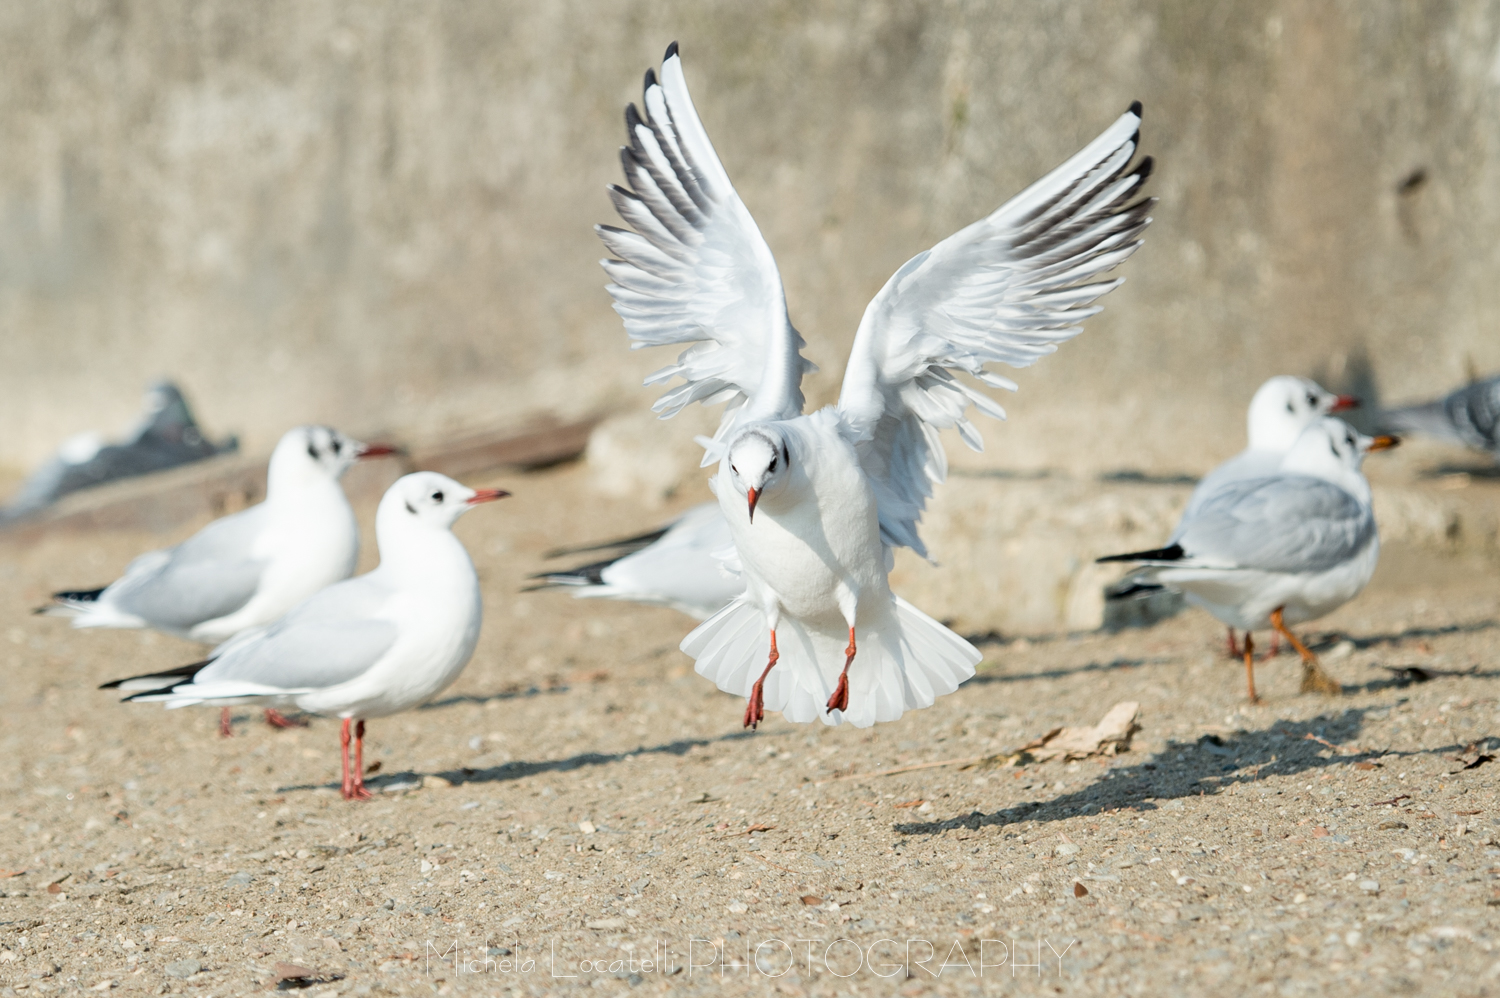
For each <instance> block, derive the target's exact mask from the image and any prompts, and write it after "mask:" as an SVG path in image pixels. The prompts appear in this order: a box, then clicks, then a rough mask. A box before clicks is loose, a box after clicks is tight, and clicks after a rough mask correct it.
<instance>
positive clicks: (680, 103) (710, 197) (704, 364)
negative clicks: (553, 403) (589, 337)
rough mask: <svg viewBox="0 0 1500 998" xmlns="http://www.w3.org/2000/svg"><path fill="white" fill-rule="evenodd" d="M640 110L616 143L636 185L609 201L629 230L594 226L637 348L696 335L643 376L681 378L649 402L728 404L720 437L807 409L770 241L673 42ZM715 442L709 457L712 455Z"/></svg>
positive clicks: (628, 117)
mask: <svg viewBox="0 0 1500 998" xmlns="http://www.w3.org/2000/svg"><path fill="white" fill-rule="evenodd" d="M644 105H645V109H646V116H645V117H644V118H643V117H642V116H641V114H640V112H639V111H637V110H636V107H635V105H634V104H632V105H630V106H629V107H628V108H626V110H625V126H626V130H627V132H628V133H629V139H630V144H629V145H627V146H625V147H623V148H622V149H621V150H620V161H621V163H622V164H623V166H624V168H625V178H626V181H627V182H628V183H629V185H630V186H629V189H626V188H624V187H618V186H612V187H611V188H610V190H609V194H610V198H611V200H613V201H614V204H615V208H616V210H618V211H619V213H620V217H621V218H623V219H624V220H625V222H626V223H628V224H629V225H630V227H631V229H633V230H634V231H630V230H627V229H620V228H615V227H614V226H609V225H599V226H596V227H595V231H597V232H598V233H599V238H600V239H602V240H604V245H605V246H607V247H608V248H609V251H610V252H611V253H613V254H614V258H613V259H609V260H605V261H603V266H604V269H605V271H606V272H607V273H608V274H609V276H610V279H611V281H613V283H612V284H610V285H609V293H610V295H611V296H612V297H613V298H614V300H615V311H616V312H618V313H619V314H620V318H622V319H624V320H625V331H626V332H627V333H629V334H630V339H631V348H632V349H638V348H640V347H652V346H665V345H668V344H672V343H691V344H693V345H692V346H690V347H688V349H686V350H684V351H683V352H682V354H681V355H680V356H679V357H678V358H677V363H675V364H673V365H671V366H669V367H664V368H662V369H661V370H659V371H657V372H656V373H654V374H652V375H651V376H650V377H649V378H647V379H646V384H648V385H649V384H656V383H659V382H665V381H670V380H671V379H672V378H674V377H679V376H680V377H681V378H682V379H683V382H684V383H683V384H680V385H677V386H676V387H674V388H672V389H671V390H669V391H668V392H667V393H666V394H665V395H663V396H662V397H661V398H659V399H657V400H656V404H655V405H654V406H653V407H652V408H653V409H654V410H655V411H657V412H660V413H662V414H663V417H666V416H672V415H675V414H676V413H677V412H678V411H680V410H681V409H682V408H683V407H684V406H686V405H688V404H689V403H692V402H702V403H704V404H706V405H712V404H715V403H719V402H727V403H729V409H728V411H726V412H725V414H724V420H723V422H722V423H721V424H720V426H719V432H718V434H716V436H715V439H716V440H722V439H723V438H724V436H725V434H726V433H727V431H728V429H729V427H730V426H731V425H732V424H733V423H735V422H736V421H739V420H748V419H787V418H791V417H793V416H797V415H800V414H801V412H802V389H801V387H800V386H801V382H802V375H803V374H804V373H806V372H808V371H811V370H813V367H812V365H811V364H809V363H808V362H807V361H806V360H804V359H803V357H802V355H801V353H800V350H801V348H802V346H803V341H802V337H801V336H800V335H798V333H797V330H795V329H793V328H792V323H791V320H790V319H789V318H788V316H787V310H786V294H785V292H784V291H783V289H782V286H781V274H780V273H779V272H778V271H777V269H776V260H775V258H774V257H772V256H771V249H770V247H768V246H767V245H766V241H765V239H764V238H762V237H761V234H760V229H759V228H757V227H756V225H755V220H754V219H753V218H751V217H750V212H749V211H748V210H747V209H746V208H745V204H744V202H743V201H741V200H740V196H739V195H738V194H737V193H735V190H734V186H733V185H732V184H730V182H729V175H728V174H727V173H725V172H724V167H723V165H722V164H721V163H720V162H719V157H718V154H716V153H715V152H714V147H713V144H712V143H710V142H709V140H708V133H707V132H705V131H704V129H703V123H702V122H700V121H699V120H698V112H697V111H696V110H695V109H694V108H693V100H692V98H691V97H690V96H688V89H687V83H686V81H685V80H684V79H683V75H682V59H681V57H680V56H679V55H678V54H677V44H676V43H675V42H674V43H673V44H672V46H671V47H670V48H668V49H667V54H666V58H665V59H664V60H663V61H662V67H661V79H660V81H658V80H657V78H656V74H655V73H654V72H651V71H647V73H646V88H645V99H644ZM717 456H718V455H717V449H716V448H712V447H711V448H710V449H709V454H708V455H706V456H705V458H704V464H705V465H706V464H708V463H710V462H711V461H713V460H716V459H717Z"/></svg>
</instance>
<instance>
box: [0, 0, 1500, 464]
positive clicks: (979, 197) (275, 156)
mask: <svg viewBox="0 0 1500 998" xmlns="http://www.w3.org/2000/svg"><path fill="white" fill-rule="evenodd" d="M674 38H676V39H680V40H681V42H682V45H683V52H684V54H685V58H686V60H687V66H688V72H689V76H690V80H691V82H692V85H693V87H694V91H695V96H696V99H697V102H698V106H699V108H700V110H701V112H702V115H703V117H704V119H705V121H706V123H707V125H708V128H709V130H710V131H711V133H712V134H713V136H714V138H715V140H716V142H717V144H718V146H719V149H720V151H721V153H722V155H723V158H724V160H725V162H726V164H727V166H728V169H729V171H730V173H731V175H732V176H733V177H734V178H735V180H736V182H737V183H738V185H739V188H740V190H741V192H742V194H743V196H744V198H745V200H746V201H747V203H748V204H749V206H750V208H751V210H752V211H753V212H755V214H756V216H757V218H758V219H759V220H760V223H761V225H762V228H763V229H764V231H765V233H766V236H767V238H768V240H769V241H770V243H771V245H772V247H773V248H774V250H775V251H776V252H777V254H778V257H779V259H780V262H781V266H782V270H783V273H784V275H785V279H786V283H787V287H788V292H789V296H790V302H791V308H792V313H793V317H794V321H796V323H797V324H798V326H799V327H800V328H801V329H803V331H804V332H805V333H806V334H807V337H808V340H809V343H810V353H811V354H812V356H813V357H814V359H815V360H816V361H817V362H818V363H820V364H821V365H822V367H823V371H822V373H820V374H819V375H817V376H816V377H815V378H814V379H812V382H811V383H810V385H809V389H810V393H809V394H810V397H811V399H812V400H814V401H818V402H821V401H827V400H829V399H831V397H832V395H833V392H834V391H835V387H836V385H837V379H838V376H839V374H840V372H841V369H842V362H843V357H844V354H845V351H846V349H847V346H848V343H849V341H850V338H851V336H852V331H853V329H854V326H855V324H856V322H857V320H858V317H859V314H860V311H861V310H862V308H863V306H864V304H865V302H866V301H867V300H868V298H869V297H870V295H871V294H873V293H874V292H875V290H876V289H878V287H879V286H880V284H881V283H882V282H883V281H884V280H885V278H886V277H887V276H888V275H889V274H890V273H891V271H892V270H893V269H894V268H895V267H896V266H897V265H899V264H900V263H901V261H903V260H904V259H906V258H907V257H909V256H910V255H911V254H913V253H914V252H916V251H918V250H920V249H922V248H923V247H925V246H927V245H930V244H931V243H932V242H933V241H935V240H937V239H939V238H941V237H942V236H944V235H946V234H948V233H949V232H951V231H953V230H955V229H957V228H958V227H960V226H962V225H963V224H965V223H967V222H969V221H971V220H972V219H974V218H975V217H977V216H979V215H981V214H983V213H985V212H987V211H988V210H990V209H991V208H993V207H994V206H995V205H996V204H998V203H999V202H1001V201H1002V200H1004V199H1005V198H1006V197H1008V196H1010V195H1011V194H1013V193H1014V192H1015V191H1016V190H1017V189H1019V188H1020V187H1021V186H1022V185H1023V184H1025V183H1026V182H1028V181H1029V180H1031V179H1032V178H1034V177H1036V176H1037V175H1038V174H1040V173H1041V172H1042V171H1044V170H1046V169H1047V168H1049V167H1050V166H1052V165H1054V164H1055V163H1056V162H1058V161H1059V160H1060V159H1062V158H1063V157H1064V156H1066V155H1067V154H1069V153H1071V152H1073V151H1074V150H1075V149H1076V148H1077V147H1078V145H1079V144H1080V143H1081V142H1083V141H1085V140H1086V139H1087V138H1089V137H1091V136H1092V135H1093V134H1094V133H1095V132H1096V131H1097V130H1098V129H1100V128H1102V127H1103V126H1104V125H1105V124H1107V123H1108V122H1109V121H1110V120H1112V118H1113V117H1114V116H1115V115H1116V114H1117V113H1118V112H1119V111H1120V110H1121V109H1123V107H1124V106H1125V105H1126V104H1127V103H1128V102H1129V101H1130V100H1131V99H1134V98H1140V99H1141V100H1143V101H1144V102H1145V106H1146V129H1145V145H1146V148H1147V150H1148V151H1150V152H1152V153H1154V154H1156V155H1157V156H1158V157H1159V161H1160V168H1159V171H1158V174H1157V177H1156V178H1155V179H1154V180H1153V182H1152V183H1153V190H1154V192H1155V193H1156V194H1157V195H1158V196H1160V197H1161V199H1162V201H1161V205H1160V207H1159V209H1158V210H1157V212H1156V223H1155V225H1154V226H1153V227H1152V229H1151V232H1150V238H1149V243H1148V246H1147V247H1146V249H1145V250H1144V251H1143V252H1142V253H1140V254H1139V255H1138V256H1137V257H1136V258H1135V259H1134V260H1132V261H1131V263H1130V265H1129V270H1128V274H1129V277H1130V282H1129V283H1128V284H1127V285H1126V287H1124V288H1122V289H1121V290H1120V291H1119V292H1117V293H1116V294H1114V295H1113V296H1111V298H1110V300H1109V308H1108V310H1107V311H1106V312H1105V313H1104V314H1103V315H1101V316H1100V317H1098V318H1097V319H1096V320H1093V321H1091V322H1090V323H1089V327H1088V329H1087V331H1086V333H1085V335H1084V337H1083V339H1081V340H1080V341H1078V342H1076V343H1073V344H1071V345H1069V346H1068V347H1067V348H1065V349H1064V350H1063V351H1062V352H1061V353H1060V354H1059V355H1058V356H1056V357H1053V358H1049V359H1048V360H1046V361H1045V362H1044V363H1042V364H1041V365H1039V366H1038V367H1037V368H1035V369H1034V370H1033V371H1028V372H1024V373H1023V374H1022V376H1021V379H1020V380H1021V381H1022V385H1023V391H1022V392H1021V394H1020V395H1019V396H1018V397H1016V398H1015V399H1013V400H1009V401H1010V402H1011V408H1012V412H1013V416H1014V418H1013V420H1012V422H1011V424H1010V425H1009V426H1007V427H1006V428H1005V429H1004V430H1003V433H999V432H996V431H993V430H992V431H991V432H990V437H991V441H992V446H991V451H990V455H989V456H987V457H985V458H981V459H975V460H970V459H967V458H961V460H963V461H967V462H968V463H969V464H970V466H972V467H1002V466H1003V467H1011V468H1017V467H1019V468H1038V467H1044V466H1045V467H1067V468H1070V469H1071V470H1073V471H1075V472H1080V473H1082V472H1094V471H1098V470H1107V469H1110V468H1115V467H1138V468H1142V469H1145V470H1148V471H1158V472H1165V471H1171V472H1175V471H1183V470H1186V471H1192V472H1196V471H1201V470H1202V469H1203V468H1204V467H1206V466H1207V465H1208V464H1209V463H1210V462H1211V460H1212V459H1213V458H1214V457H1215V456H1217V455H1219V454H1220V453H1221V452H1222V451H1223V444H1222V442H1223V439H1224V437H1225V436H1226V435H1237V434H1238V433H1239V432H1241V431H1240V426H1241V420H1242V412H1243V406H1244V404H1245V402H1246V400H1247V398H1248V396H1249V393H1250V391H1251V389H1252V388H1253V387H1254V385H1255V383H1257V382H1259V381H1260V380H1261V379H1262V378H1264V377H1265V376H1267V375H1269V374H1271V373H1275V372H1281V371H1291V372H1309V373H1315V374H1321V375H1323V376H1325V377H1326V378H1328V379H1329V380H1331V381H1332V382H1334V383H1336V384H1338V385H1340V386H1342V387H1351V386H1353V387H1360V388H1363V389H1364V390H1366V391H1368V390H1369V389H1370V388H1371V387H1372V384H1371V379H1374V382H1375V384H1376V385H1378V388H1379V389H1380V391H1381V393H1382V394H1383V395H1384V396H1385V397H1386V398H1388V399H1394V400H1405V399H1409V398H1413V397H1417V396H1423V395H1427V394H1432V393H1436V392H1437V391H1439V390H1442V389H1445V388H1447V387H1450V386H1451V385H1453V384H1454V383H1456V382H1458V381H1460V380H1462V378H1463V376H1464V373H1465V371H1466V370H1467V369H1468V368H1469V367H1470V366H1473V367H1475V368H1477V369H1479V370H1484V371H1490V370H1495V369H1497V368H1500V337H1497V336H1495V335H1494V333H1493V327H1494V325H1495V320H1496V317H1497V312H1500V282H1496V281H1495V280H1494V279H1493V274H1494V272H1495V270H1496V264H1497V262H1500V261H1497V255H1500V250H1497V247H1500V237H1497V235H1496V234H1497V233H1500V60H1497V41H1500V6H1497V5H1496V4H1478V3H1476V4H1464V5H1457V4H1454V5H1443V4H1426V5H1419V6H1414V5H1404V4H1395V3H1387V4H1355V3H1343V4H1316V5H1313V4H1302V3H1297V2H1292V0H1286V2H1281V3H1255V4H1250V3H1244V4H1204V3H1195V2H1145V0H1140V2H1134V3H1074V4H1066V5H1064V4H1050V3H1049V4H1043V3H1012V4H995V3H958V2H955V3H945V4H936V3H933V4H908V3H901V2H895V0H889V2H881V0H857V2H855V0H847V2H834V0H827V2H815V3H805V2H801V0H798V2H790V0H787V2H769V3H717V4H703V3H690V2H685V0H680V2H670V3H656V2H653V3H646V2H644V0H640V2H618V3H611V4H598V3H584V2H576V0H575V2H559V3H547V4H531V3H519V2H496V3H488V4H462V3H435V4H395V3H360V4H354V3H349V2H332V0H322V2H318V0H311V2H303V3H295V4H293V3H265V4H243V3H236V2H228V0H226V2H209V3H181V2H167V0H160V2H148V0H136V2H118V3H104V2H87V0H81V2H76V3H59V4H10V5H5V6H4V7H0V60H3V61H0V65H3V66H4V67H5V69H4V72H3V74H0V129H3V132H4V134H5V136H6V141H5V142H4V143H3V145H0V330H3V333H0V425H3V426H5V427H6V432H5V434H3V435H0V466H5V467H8V468H9V469H10V471H11V473H14V471H16V470H18V469H20V468H23V467H25V466H27V465H29V464H31V463H33V462H35V461H36V460H38V459H39V458H40V457H41V456H42V455H43V454H45V453H46V452H47V451H48V450H49V449H50V448H51V447H53V446H54V445H55V444H56V443H57V441H59V440H60V439H62V438H63V437H64V436H66V435H67V434H70V433H73V432H76V431H79V430H83V429H87V428H90V427H100V426H106V427H107V426H113V425H117V424H119V423H121V422H124V421H125V420H126V419H128V418H129V415H130V414H131V413H132V412H133V407H134V405H135V401H136V397H137V395H138V393H139V391H140V388H141V386H142V384H143V383H144V382H146V381H147V380H148V379H150V378H153V377H156V376H158V375H162V374H170V375H174V376H177V377H179V378H181V379H182V380H183V381H184V382H185V384H186V385H187V386H188V388H189V390H190V391H191V392H192V393H193V397H194V399H195V400H196V402H197V404H198V405H199V406H200V408H201V409H202V410H203V414H204V418H205V420H207V421H208V422H209V423H211V424H212V425H214V426H219V427H225V428H227V429H231V430H235V431H238V432H240V433H242V434H243V436H244V437H245V441H246V445H247V448H248V450H249V451H250V452H252V453H254V452H258V451H261V450H265V449H268V448H269V445H270V443H271V442H272V441H273V440H274V439H275V438H276V436H277V435H278V434H279V433H280V432H281V431H282V430H283V429H284V428H285V427H286V425H288V424H289V423H291V422H299V421H307V420H323V421H328V422H332V423H336V424H339V425H342V426H347V427H348V428H350V429H351V430H353V431H356V432H359V431H363V430H367V429H369V428H372V427H379V428H387V429H396V430H403V431H410V432H413V433H417V434H430V433H434V432H442V431H445V430H447V429H452V428H464V427H470V426H473V425H476V424H483V425H489V424H494V423H496V422H501V421H504V420H506V419H510V418H513V417H514V416H516V414H518V413H523V412H531V411H535V410H537V409H551V410H554V411H556V412H559V413H561V414H563V415H570V414H577V413H580V412H585V411H592V410H593V409H595V408H596V407H600V406H617V407H621V408H627V409H634V408H644V406H645V405H646V403H647V401H648V395H647V394H646V393H645V392H643V391H642V390H640V389H639V388H638V387H636V386H637V384H638V381H639V378H640V376H641V375H642V374H643V373H644V372H645V371H647V370H650V369H652V368H654V367H655V366H658V365H660V364H662V363H665V362H666V361H667V360H668V359H669V358H668V357H666V356H663V355H660V354H658V355H656V356H645V355H627V354H626V352H625V350H624V343H625V340H624V336H623V334H622V331H621V329H620V326H619V323H618V320H617V319H616V318H615V316H614V315H613V313H612V312H611V311H610V309H609V306H608V302H607V298H606V296H605V294H604V292H603V290H602V284H603V277H602V274H601V273H600V272H599V270H598V268H597V267H596V266H595V263H594V261H595V260H596V258H597V257H598V256H600V248H599V246H598V245H597V243H596V241H595V239H594V237H593V235H592V233H591V231H590V226H591V224H592V223H594V222H597V221H603V220H607V219H608V218H609V217H610V211H609V206H608V203H607V201H606V200H605V198H604V196H603V192H602V187H603V185H604V184H605V183H607V182H610V181H612V180H614V179H615V178H616V177H617V175H618V167H617V163H616V161H615V155H614V150H615V146H616V145H617V143H618V142H619V140H620V136H621V124H620V118H619V115H620V110H621V107H622V105H623V104H624V103H625V102H626V101H627V100H630V99H634V98H635V97H636V96H637V91H638V86H639V80H640V74H641V72H642V70H643V69H644V68H645V67H646V66H648V65H651V64H653V63H654V62H655V60H657V59H659V58H660V55H661V51H662V49H663V47H664V46H665V44H666V43H667V42H668V41H670V40H672V39H674ZM1185 420H1186V421H1187V422H1184V421H1185Z"/></svg>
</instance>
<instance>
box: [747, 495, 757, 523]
mask: <svg viewBox="0 0 1500 998" xmlns="http://www.w3.org/2000/svg"><path fill="white" fill-rule="evenodd" d="M745 498H746V499H749V500H750V522H751V523H754V522H755V504H756V503H757V502H759V501H760V493H759V492H757V491H755V490H754V489H746V490H745Z"/></svg>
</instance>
